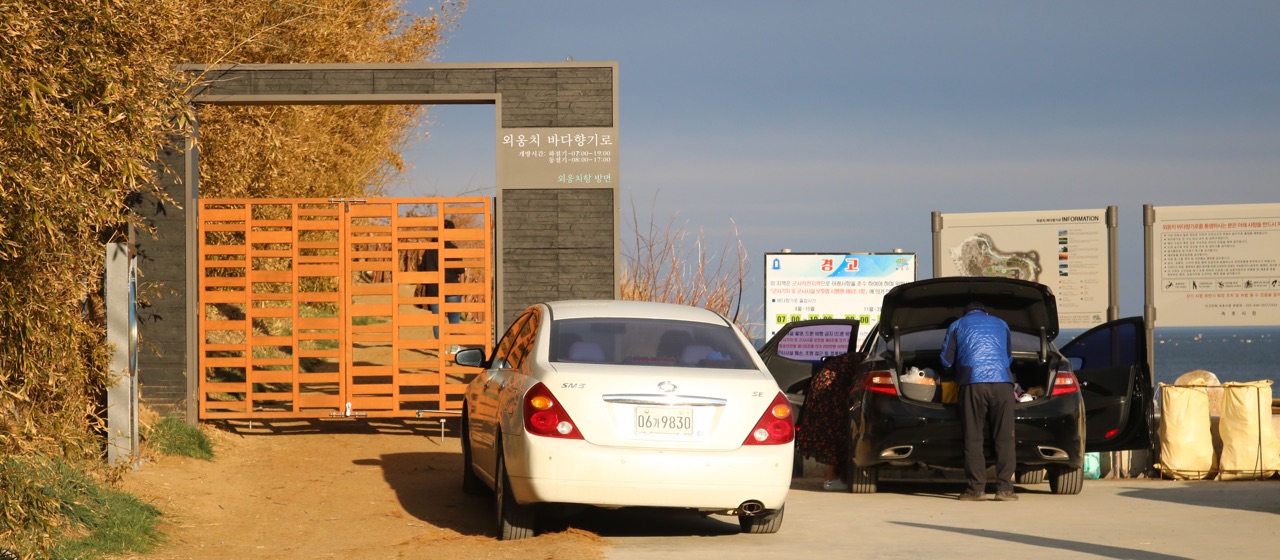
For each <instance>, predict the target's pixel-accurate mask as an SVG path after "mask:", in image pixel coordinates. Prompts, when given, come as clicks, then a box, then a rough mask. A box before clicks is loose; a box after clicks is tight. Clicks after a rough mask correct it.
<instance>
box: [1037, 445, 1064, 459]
mask: <svg viewBox="0 0 1280 560" xmlns="http://www.w3.org/2000/svg"><path fill="white" fill-rule="evenodd" d="M1036 451H1038V452H1039V453H1040V456H1041V457H1044V458H1045V459H1048V460H1050V461H1066V460H1067V459H1069V458H1071V456H1070V455H1068V454H1067V452H1066V451H1063V450H1061V449H1058V448H1057V447H1049V446H1047V445H1040V446H1037V447H1036Z"/></svg>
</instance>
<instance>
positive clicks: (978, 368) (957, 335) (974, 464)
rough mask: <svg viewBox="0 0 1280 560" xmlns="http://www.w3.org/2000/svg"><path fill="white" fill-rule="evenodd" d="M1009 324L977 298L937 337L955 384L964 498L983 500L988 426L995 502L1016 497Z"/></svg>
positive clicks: (964, 499) (984, 497)
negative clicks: (961, 437) (961, 424)
mask: <svg viewBox="0 0 1280 560" xmlns="http://www.w3.org/2000/svg"><path fill="white" fill-rule="evenodd" d="M1012 363H1013V354H1012V353H1011V352H1010V343H1009V324H1008V323H1005V322H1004V320H1003V319H1001V318H999V317H996V316H993V315H989V314H987V310H986V307H985V306H983V305H982V303H981V302H976V301H975V302H973V303H970V304H969V306H968V308H966V309H965V313H964V315H963V316H961V317H960V318H959V319H956V320H955V321H954V322H952V323H951V326H949V327H947V337H946V339H945V340H943V341H942V365H944V366H946V367H952V366H954V367H955V374H956V384H957V385H959V387H960V395H959V399H958V402H959V404H960V415H961V418H962V419H963V421H964V478H965V481H966V482H968V485H969V488H968V489H967V490H966V491H965V492H964V493H963V494H961V495H960V499H961V500H963V501H967V502H980V501H983V500H985V499H986V496H987V495H986V487H987V461H986V457H985V456H984V454H983V449H982V448H983V440H984V438H985V436H986V433H987V430H988V428H989V429H990V430H991V437H992V441H993V443H994V447H995V450H996V501H1001V502H1011V501H1014V500H1017V499H1018V495H1017V494H1014V493H1013V470H1014V466H1015V462H1016V460H1017V459H1016V458H1015V457H1014V453H1015V451H1014V435H1013V421H1014V412H1013V407H1014V402H1015V401H1014V394H1013V374H1012V372H1011V371H1010V370H1009V366H1010V365H1011V364H1012Z"/></svg>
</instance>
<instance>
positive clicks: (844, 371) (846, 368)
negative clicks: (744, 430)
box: [796, 352, 862, 492]
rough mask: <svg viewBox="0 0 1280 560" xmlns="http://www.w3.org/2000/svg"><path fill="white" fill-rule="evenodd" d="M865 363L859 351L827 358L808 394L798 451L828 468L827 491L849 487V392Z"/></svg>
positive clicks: (837, 490) (797, 435) (823, 482)
mask: <svg viewBox="0 0 1280 560" xmlns="http://www.w3.org/2000/svg"><path fill="white" fill-rule="evenodd" d="M861 362H862V354H860V353H857V352H849V353H846V354H841V355H839V356H833V357H830V358H827V359H826V360H824V361H823V363H822V368H821V369H820V370H819V371H818V373H817V374H815V375H814V376H813V379H812V380H811V381H810V382H809V390H808V392H806V393H805V398H804V411H803V413H802V414H801V417H800V426H799V429H798V430H797V432H796V451H797V452H798V453H800V455H801V456H803V457H806V458H809V459H813V460H815V461H817V462H819V463H822V464H823V465H824V466H825V467H826V472H825V473H824V474H823V477H822V489H823V490H828V491H831V492H846V491H848V490H849V484H848V482H847V481H846V480H845V478H846V475H845V472H844V471H845V463H846V460H847V459H848V457H849V416H848V415H849V391H850V389H851V388H852V381H853V374H854V369H855V368H856V367H857V365H858V364H859V363H861Z"/></svg>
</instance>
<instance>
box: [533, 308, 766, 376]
mask: <svg viewBox="0 0 1280 560" xmlns="http://www.w3.org/2000/svg"><path fill="white" fill-rule="evenodd" d="M551 348H552V349H553V351H552V354H553V355H552V356H551V361H553V362H586V363H597V364H630V365H639V366H666V367H672V366H674V367H712V368H729V369H755V364H754V363H753V362H752V361H751V358H750V354H749V352H750V349H749V348H748V347H747V346H746V345H745V344H743V342H742V339H741V338H740V337H738V334H737V333H736V332H735V331H734V330H733V329H732V328H731V327H729V326H727V325H714V324H709V323H696V322H688V321H672V320H666V319H631V318H590V319H564V320H560V321H555V322H553V323H552V326H551Z"/></svg>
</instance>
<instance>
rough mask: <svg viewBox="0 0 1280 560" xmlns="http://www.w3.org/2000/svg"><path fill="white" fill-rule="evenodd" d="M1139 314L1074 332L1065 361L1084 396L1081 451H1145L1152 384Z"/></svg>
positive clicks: (1151, 422)
mask: <svg viewBox="0 0 1280 560" xmlns="http://www.w3.org/2000/svg"><path fill="white" fill-rule="evenodd" d="M1146 333H1147V331H1146V323H1145V321H1144V320H1143V319H1142V317H1128V318H1125V319H1117V320H1115V321H1111V322H1109V323H1105V324H1102V325H1098V326H1097V327H1094V328H1092V329H1090V330H1088V331H1087V332H1085V333H1084V334H1082V335H1080V336H1077V337H1076V338H1075V339H1073V340H1072V341H1071V342H1070V343H1068V344H1067V345H1066V346H1063V347H1062V354H1063V355H1064V356H1066V357H1067V359H1069V360H1071V365H1072V366H1073V367H1074V369H1075V373H1076V377H1077V378H1079V379H1080V390H1081V395H1082V396H1083V398H1084V412H1085V450H1086V451H1118V450H1122V449H1149V448H1150V447H1151V444H1152V441H1153V439H1152V438H1153V436H1152V434H1153V430H1154V429H1155V402H1154V397H1155V385H1154V383H1153V381H1152V373H1151V364H1149V363H1148V362H1147V348H1146V346H1147V338H1146V336H1147V334H1146Z"/></svg>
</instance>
